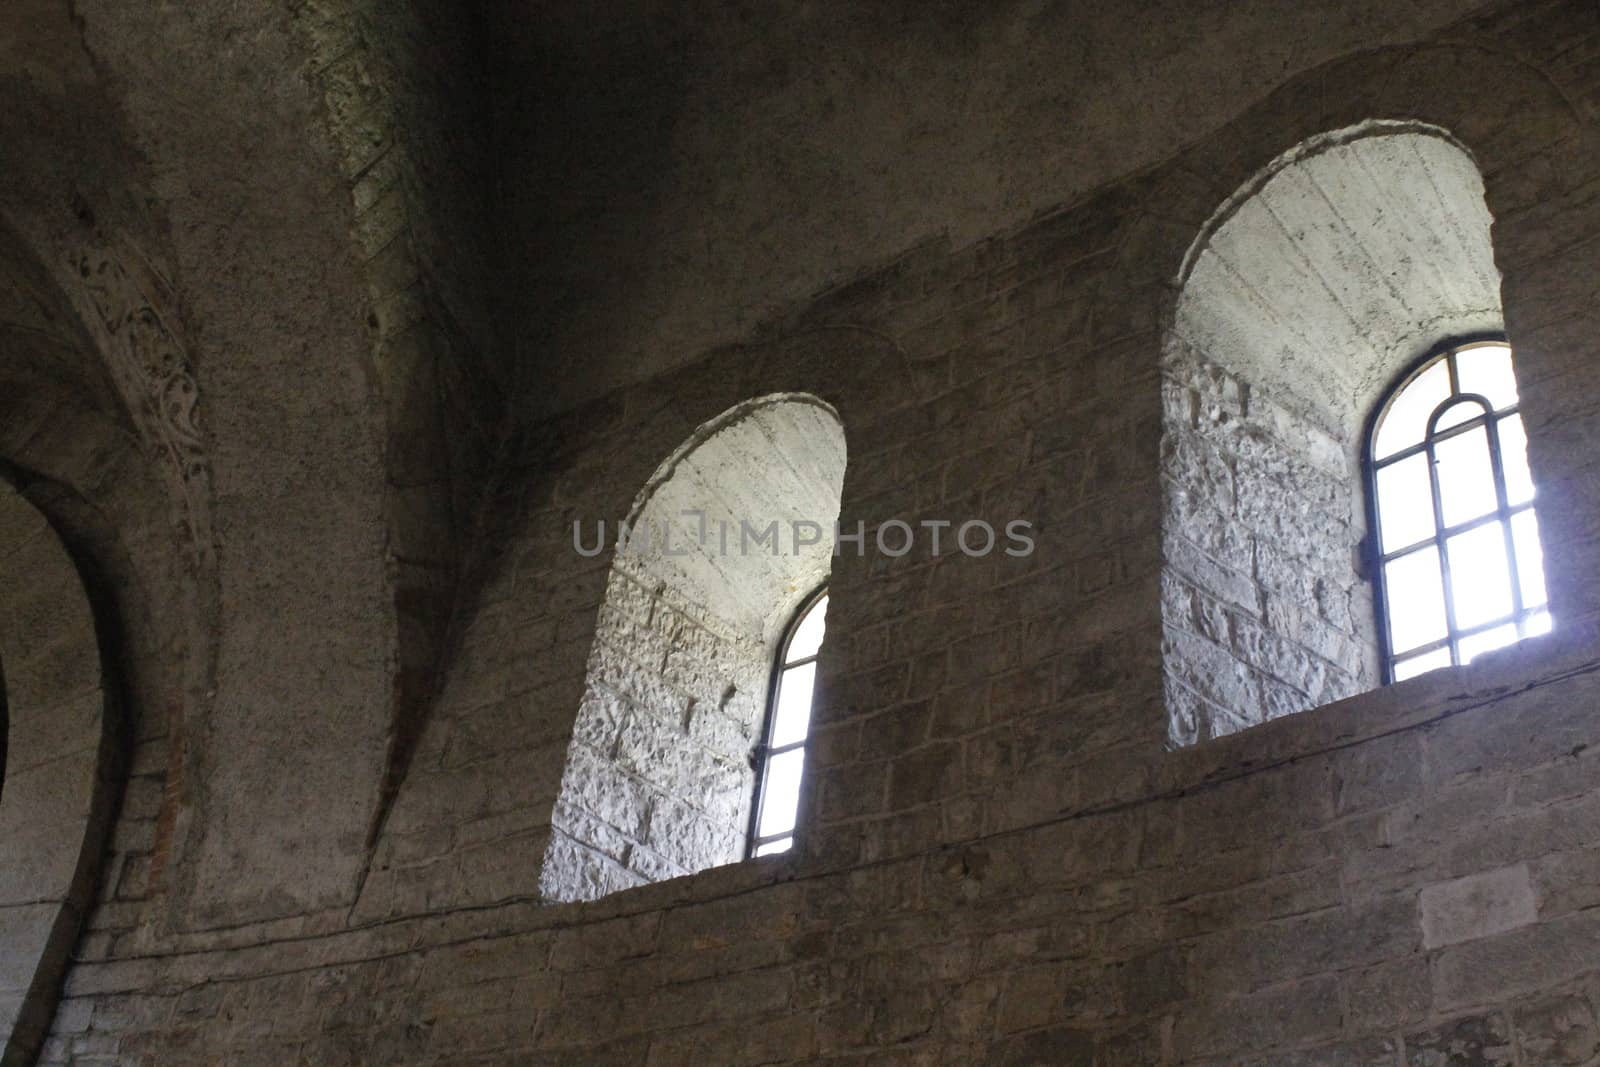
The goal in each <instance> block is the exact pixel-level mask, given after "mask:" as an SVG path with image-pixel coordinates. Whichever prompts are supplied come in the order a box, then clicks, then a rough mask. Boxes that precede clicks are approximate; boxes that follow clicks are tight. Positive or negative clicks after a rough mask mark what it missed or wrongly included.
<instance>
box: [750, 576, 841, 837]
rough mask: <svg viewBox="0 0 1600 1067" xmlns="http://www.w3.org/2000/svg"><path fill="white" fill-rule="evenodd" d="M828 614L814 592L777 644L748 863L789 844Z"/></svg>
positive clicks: (822, 597) (823, 593)
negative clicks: (818, 657)
mask: <svg viewBox="0 0 1600 1067" xmlns="http://www.w3.org/2000/svg"><path fill="white" fill-rule="evenodd" d="M827 612H828V592H827V589H826V588H822V589H818V590H817V591H816V592H814V593H812V594H811V595H810V596H808V597H807V598H806V599H805V601H804V602H802V603H801V605H800V607H799V609H798V610H797V611H796V612H795V613H794V618H792V619H791V620H790V621H789V625H788V627H787V628H786V629H785V630H784V633H783V638H782V640H780V641H779V642H778V653H777V658H776V661H775V662H774V664H773V669H772V684H771V687H770V689H769V691H768V696H767V715H766V721H765V722H764V723H763V725H762V728H761V743H760V744H759V745H758V746H757V747H756V751H755V755H754V763H755V767H756V789H755V802H754V803H753V804H752V805H751V812H750V834H749V846H748V848H747V853H748V855H750V856H752V857H754V856H767V855H771V854H773V853H776V852H787V851H788V850H789V848H790V847H791V846H793V844H794V834H795V822H796V819H797V816H798V813H799V801H800V781H801V777H802V775H803V774H804V770H805V756H806V739H807V736H808V735H809V734H810V730H811V698H812V691H813V686H814V684H815V681H816V671H817V654H818V652H819V651H820V650H821V648H822V638H823V633H824V627H825V621H826V618H827Z"/></svg>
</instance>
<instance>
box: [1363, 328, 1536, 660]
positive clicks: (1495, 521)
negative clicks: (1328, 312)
mask: <svg viewBox="0 0 1600 1067" xmlns="http://www.w3.org/2000/svg"><path fill="white" fill-rule="evenodd" d="M1370 470H1371V477H1372V483H1371V484H1372V493H1373V499H1374V509H1373V510H1374V518H1375V520H1376V530H1377V538H1378V543H1379V552H1380V556H1381V559H1380V571H1379V580H1380V589H1381V592H1382V604H1383V612H1382V613H1383V615H1384V618H1383V620H1382V621H1383V623H1384V626H1385V637H1386V649H1385V669H1386V673H1387V674H1388V676H1389V677H1390V678H1391V679H1392V680H1394V681H1399V680H1401V679H1404V678H1410V677H1412V676H1414V675H1418V674H1421V673H1423V672H1424V671H1430V670H1433V669H1435V668H1438V667H1447V666H1450V665H1451V664H1462V663H1470V662H1471V661H1472V659H1473V657H1475V656H1477V655H1479V654H1480V653H1483V652H1488V651H1490V650H1491V649H1496V648H1502V647H1504V646H1506V645H1509V644H1512V643H1514V642H1516V641H1518V640H1520V639H1522V638H1524V637H1532V636H1534V635H1536V634H1542V633H1548V632H1549V630H1550V612H1549V608H1548V605H1547V598H1546V595H1545V584H1544V554H1543V552H1542V550H1541V549H1540V547H1539V525H1538V520H1537V518H1536V517H1535V515H1534V510H1533V499H1534V487H1533V479H1532V477H1531V476H1530V475H1529V473H1528V458H1527V436H1526V434H1525V432H1524V430H1523V426H1522V416H1521V414H1520V413H1519V411H1518V407H1517V381H1516V375H1515V373H1514V372H1513V370H1512V366H1511V349H1510V347H1509V346H1508V345H1506V344H1505V343H1504V342H1503V341H1482V342H1477V343H1472V344H1464V345H1461V346H1459V347H1455V348H1450V349H1446V350H1444V351H1441V352H1439V353H1438V354H1437V355H1435V356H1434V357H1433V358H1432V359H1431V360H1429V361H1428V362H1426V363H1424V364H1423V365H1422V366H1421V367H1420V368H1418V369H1417V370H1416V371H1414V372H1412V374H1411V375H1410V376H1408V377H1407V378H1406V380H1405V381H1403V382H1402V383H1401V384H1400V386H1399V387H1398V388H1397V389H1396V390H1395V391H1394V392H1393V393H1392V394H1390V396H1389V399H1388V401H1387V402H1386V404H1385V406H1384V407H1383V409H1382V410H1381V412H1380V414H1379V417H1378V419H1377V422H1376V424H1375V426H1374V429H1373V434H1372V440H1371V465H1370Z"/></svg>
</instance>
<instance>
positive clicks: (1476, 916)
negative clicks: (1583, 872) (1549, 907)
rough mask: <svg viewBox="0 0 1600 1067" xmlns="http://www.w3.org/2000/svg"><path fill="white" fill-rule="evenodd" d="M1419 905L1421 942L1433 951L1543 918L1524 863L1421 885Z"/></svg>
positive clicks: (1512, 928) (1513, 928)
mask: <svg viewBox="0 0 1600 1067" xmlns="http://www.w3.org/2000/svg"><path fill="white" fill-rule="evenodd" d="M1418 901H1419V906H1420V908H1421V911H1422V941H1423V945H1424V946H1425V947H1426V948H1430V949H1432V948H1439V947H1441V946H1444V945H1454V944H1458V943H1459V942H1462V941H1471V940H1474V939H1476V938H1480V937H1489V936H1491V935H1493V934H1499V933H1504V932H1505V931H1507V930H1515V929H1516V928H1517V927H1519V926H1527V925H1528V924H1530V923H1533V922H1537V921H1538V918H1539V905H1538V902H1537V901H1536V900H1535V899H1534V894H1533V881H1532V879H1531V877H1530V876H1529V873H1528V866H1527V864H1525V863H1519V864H1517V865H1516V866H1514V867H1502V868H1501V869H1499V870H1497V871H1487V872H1485V873H1483V874H1474V875H1468V876H1467V877H1465V878H1457V879H1454V880H1453V881H1449V882H1438V883H1435V884H1433V885H1428V886H1423V888H1422V892H1421V894H1420V896H1419V897H1418Z"/></svg>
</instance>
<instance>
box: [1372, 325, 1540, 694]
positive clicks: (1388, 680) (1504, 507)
mask: <svg viewBox="0 0 1600 1067" xmlns="http://www.w3.org/2000/svg"><path fill="white" fill-rule="evenodd" d="M1481 345H1502V346H1504V347H1505V348H1507V349H1508V350H1509V351H1510V353H1511V365H1512V372H1513V373H1515V370H1516V348H1515V347H1514V346H1513V345H1512V344H1511V340H1510V338H1508V337H1507V336H1506V335H1505V334H1504V333H1499V332H1487V333H1473V334H1464V335H1461V336H1455V337H1450V338H1447V339H1445V340H1443V341H1440V342H1439V343H1437V344H1435V345H1433V346H1432V347H1431V348H1429V349H1428V350H1427V352H1425V353H1424V354H1423V355H1422V356H1420V357H1419V358H1418V359H1416V360H1414V361H1413V362H1412V363H1411V364H1410V365H1409V366H1408V367H1406V369H1405V370H1403V371H1402V372H1401V373H1400V374H1399V375H1397V376H1396V377H1395V379H1394V380H1393V381H1392V382H1391V383H1390V384H1389V386H1388V388H1387V389H1385V390H1384V392H1383V393H1382V394H1381V399H1380V400H1379V402H1378V403H1377V404H1376V405H1374V406H1373V409H1372V411H1371V412H1370V413H1369V414H1368V417H1367V425H1366V427H1365V432H1364V434H1363V437H1362V455H1361V459H1362V463H1361V466H1362V483H1363V490H1364V492H1365V496H1366V515H1367V535H1366V538H1365V542H1366V549H1367V550H1366V552H1364V553H1363V556H1364V558H1365V560H1366V563H1367V567H1368V570H1369V573H1370V576H1371V581H1372V602H1373V611H1374V614H1375V615H1376V622H1377V634H1378V653H1379V659H1380V663H1381V668H1382V670H1381V677H1382V682H1383V684H1384V685H1390V684H1392V683H1393V682H1394V681H1395V676H1394V671H1395V666H1396V661H1397V660H1398V659H1399V658H1400V657H1401V656H1402V655H1403V656H1404V657H1405V658H1406V659H1410V658H1412V657H1414V656H1422V655H1427V654H1428V653H1430V652H1434V651H1437V650H1439V649H1441V648H1443V649H1446V650H1448V651H1449V653H1450V666H1452V667H1455V666H1460V665H1461V663H1460V644H1461V642H1462V640H1464V639H1469V638H1471V637H1473V636H1475V635H1477V634H1480V633H1487V632H1488V631H1490V630H1493V629H1496V628H1498V627H1501V626H1506V625H1514V626H1515V627H1516V628H1517V641H1522V640H1524V639H1526V637H1527V636H1528V634H1527V633H1526V626H1527V623H1528V621H1529V620H1530V619H1531V618H1532V617H1533V616H1534V615H1537V614H1539V613H1540V612H1541V611H1542V612H1544V613H1546V614H1548V613H1549V611H1550V605H1549V602H1548V599H1547V600H1546V602H1545V603H1544V604H1543V605H1541V606H1539V607H1538V608H1535V609H1532V610H1530V609H1528V608H1527V607H1526V605H1525V604H1524V601H1523V590H1522V575H1521V568H1520V567H1519V566H1518V564H1517V553H1516V547H1515V544H1514V543H1513V539H1512V534H1511V518H1512V516H1513V515H1516V514H1519V513H1521V512H1523V511H1528V512H1533V513H1534V514H1535V515H1537V511H1536V507H1537V504H1536V500H1537V486H1535V497H1534V498H1532V499H1530V500H1528V501H1526V502H1525V503H1522V504H1517V505H1511V504H1508V503H1507V498H1506V478H1505V466H1504V461H1503V453H1502V449H1501V445H1500V430H1499V424H1500V423H1501V422H1503V421H1505V420H1506V419H1508V418H1510V417H1511V416H1513V415H1517V416H1520V415H1521V414H1522V397H1521V392H1520V390H1519V392H1518V396H1517V401H1516V403H1514V404H1511V405H1509V406H1507V407H1504V408H1500V409H1496V408H1495V407H1494V405H1493V404H1492V403H1490V401H1489V399H1488V398H1487V397H1485V396H1482V395H1481V394H1478V393H1467V392H1463V391H1461V386H1460V375H1459V373H1458V369H1457V366H1456V358H1455V357H1456V355H1457V354H1458V353H1460V352H1464V351H1467V350H1468V349H1472V348H1476V347H1479V346H1481ZM1441 361H1443V362H1444V363H1445V364H1446V368H1447V373H1448V375H1449V383H1450V392H1449V394H1448V395H1447V396H1446V397H1445V399H1444V400H1442V401H1440V402H1439V404H1437V405H1436V406H1435V407H1434V409H1433V410H1432V411H1431V412H1430V413H1429V414H1428V419H1427V423H1426V426H1425V430H1424V433H1423V436H1422V438H1421V439H1420V440H1419V441H1416V442H1414V443H1412V444H1408V445H1406V446H1405V447H1403V448H1401V449H1400V450H1399V451H1397V452H1395V453H1393V454H1392V455H1388V456H1384V457H1383V458H1382V459H1381V460H1380V459H1378V458H1377V456H1376V450H1377V442H1378V431H1379V429H1380V428H1381V427H1382V425H1383V421H1384V418H1385V417H1386V416H1387V415H1388V413H1389V410H1390V409H1391V408H1392V407H1393V406H1394V402H1395V400H1396V399H1398V398H1399V396H1400V395H1401V394H1402V393H1403V392H1405V391H1406V389H1408V388H1409V387H1410V386H1411V385H1412V384H1413V383H1414V382H1416V380H1417V379H1418V378H1420V377H1421V376H1422V375H1423V374H1424V373H1425V372H1426V371H1428V370H1429V369H1430V368H1432V367H1433V366H1434V365H1435V364H1437V363H1439V362H1441ZM1462 402H1472V403H1476V404H1477V405H1479V406H1480V407H1481V408H1482V410H1481V411H1480V412H1479V413H1478V414H1476V415H1473V416H1472V417H1471V418H1469V419H1466V420H1465V421H1463V422H1459V423H1456V424H1454V425H1451V426H1448V427H1446V428H1445V429H1443V430H1442V431H1441V430H1436V425H1437V423H1438V420H1439V418H1440V416H1441V415H1443V414H1444V413H1445V412H1446V411H1447V410H1449V409H1450V408H1451V407H1453V406H1455V405H1456V404H1460V403H1462ZM1526 425H1527V423H1526V420H1524V421H1523V426H1524V431H1526ZM1480 427H1481V428H1482V429H1483V430H1484V436H1485V439H1486V442H1487V445H1488V449H1489V462H1490V470H1491V472H1492V476H1493V478H1494V483H1495V485H1494V490H1495V508H1494V510H1493V511H1490V512H1488V513H1486V514H1483V515H1479V516H1476V517H1474V518H1472V519H1468V520H1466V521H1464V522H1459V523H1456V524H1455V525H1453V526H1448V527H1447V526H1446V525H1445V524H1444V518H1443V514H1442V505H1441V498H1440V493H1439V478H1438V474H1437V471H1436V462H1437V461H1436V460H1435V459H1434V448H1435V446H1436V445H1437V444H1438V443H1439V442H1441V441H1446V440H1449V439H1450V438H1452V437H1456V436H1459V435H1462V434H1466V433H1470V432H1471V431H1473V430H1476V429H1478V428H1480ZM1418 454H1421V455H1425V456H1427V457H1428V459H1429V462H1428V485H1429V489H1430V492H1431V495H1432V504H1433V521H1434V529H1433V534H1432V535H1431V536H1430V537H1428V538H1426V539H1423V540H1419V541H1417V542H1415V543H1412V544H1407V545H1401V546H1398V547H1396V548H1395V549H1394V550H1393V551H1391V552H1385V551H1384V548H1383V527H1382V516H1381V513H1380V511H1379V507H1378V472H1379V470H1381V469H1383V468H1385V467H1389V466H1391V465H1394V464H1396V463H1399V462H1401V461H1402V460H1405V459H1409V458H1410V457H1412V456H1414V455H1418ZM1536 521H1537V520H1536ZM1491 523H1499V524H1500V526H1501V531H1502V535H1503V537H1504V541H1505V552H1506V561H1507V568H1508V571H1509V578H1510V583H1511V613H1510V615H1509V616H1501V617H1498V618H1495V619H1492V620H1490V621H1488V622H1484V623H1479V624H1477V625H1475V626H1471V627H1468V628H1466V629H1462V628H1460V627H1458V626H1457V625H1456V604H1455V598H1454V586H1453V584H1452V580H1451V574H1450V559H1449V552H1448V551H1447V548H1446V542H1447V541H1448V540H1449V538H1450V537H1452V536H1457V535H1459V534H1462V533H1466V532H1469V531H1470V530H1473V529H1476V528H1478V527H1480V526H1487V525H1489V524H1491ZM1428 544H1432V545H1434V546H1435V547H1436V550H1437V552H1438V555H1439V569H1440V580H1441V590H1442V592H1443V596H1444V610H1445V635H1444V637H1443V638H1441V639H1439V640H1437V641H1432V642H1429V643H1426V644H1423V645H1418V646H1416V647H1415V648H1408V649H1405V650H1403V652H1402V653H1399V654H1397V653H1396V651H1395V648H1394V642H1393V640H1392V639H1391V635H1390V617H1389V589H1388V580H1387V577H1386V574H1385V569H1384V567H1385V564H1387V563H1389V562H1391V561H1392V560H1395V559H1398V558H1400V557H1402V556H1406V555H1409V554H1411V553H1413V552H1417V551H1420V550H1422V549H1423V548H1424V547H1425V546H1426V545H1428Z"/></svg>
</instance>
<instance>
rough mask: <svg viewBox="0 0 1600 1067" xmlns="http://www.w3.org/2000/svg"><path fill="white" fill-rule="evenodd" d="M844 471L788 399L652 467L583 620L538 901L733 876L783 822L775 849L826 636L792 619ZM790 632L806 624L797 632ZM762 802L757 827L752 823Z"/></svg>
mask: <svg viewBox="0 0 1600 1067" xmlns="http://www.w3.org/2000/svg"><path fill="white" fill-rule="evenodd" d="M844 470H845V440H844V429H843V427H842V426H841V425H840V422H839V417H838V414H837V413H836V412H835V411H834V410H833V408H831V407H830V406H828V405H827V404H826V403H824V402H823V401H821V400H819V399H818V398H816V397H814V396H810V395H808V394H803V393H782V394H775V395H772V396H767V397H762V398H758V399H755V400H751V401H748V402H746V403H743V404H739V405H737V406H735V407H733V408H731V409H729V410H728V411H726V412H724V413H723V414H722V415H720V416H718V417H717V418H715V419H712V420H711V421H709V422H707V423H705V424H703V425H702V426H700V427H699V428H698V429H697V430H696V431H695V432H694V433H693V434H692V435H691V436H690V438H689V439H688V440H687V441H685V442H684V443H683V444H682V445H681V446H680V447H679V448H677V449H676V450H675V451H674V452H673V453H672V454H671V455H670V456H668V457H666V459H665V460H664V461H663V462H662V463H661V464H660V465H659V466H658V467H657V468H656V471H655V473H654V474H653V475H652V476H651V478H650V479H649V481H648V482H647V483H646V484H645V486H644V489H643V491H642V492H641V493H640V494H639V496H638V498H637V499H636V500H635V502H634V505H633V508H632V510H631V513H630V514H629V515H628V516H627V526H628V528H629V530H630V531H633V533H632V534H630V539H629V542H628V544H627V546H626V547H625V548H624V549H618V550H617V551H615V552H614V554H613V557H612V563H611V572H610V575H609V577H608V578H607V582H606V595H605V601H604V603H603V604H602V605H601V607H600V611H599V614H598V617H597V619H596V623H595V633H594V639H593V644H592V645H591V647H590V651H589V660H588V664H587V668H586V671H585V678H584V694H583V698H582V701H581V703H580V705H579V707H578V710H577V717H576V720H575V721H574V723H573V731H572V737H571V740H570V742H569V743H568V748H567V763H566V767H565V768H564V771H563V773H562V778H561V783H560V788H559V791H558V794H557V799H556V802H555V806H554V809H553V812H552V818H551V837H550V842H549V844H548V846H547V847H546V850H545V861H544V867H543V868H542V870H541V871H540V889H541V892H542V893H543V895H544V896H545V897H546V899H550V900H563V901H567V900H591V899H594V898H597V897H602V896H605V895H606V894H608V893H612V892H616V891H617V890H620V889H626V888H628V887H630V886H636V885H642V884H645V883H647V882H657V881H662V880H664V879H667V878H673V877H677V876H680V875H686V874H693V873H695V872H697V871H703V870H706V869H707V868H710V867H716V866H721V865H723V864H727V863H735V862H738V861H739V860H741V859H745V858H747V857H749V856H750V855H752V852H753V849H752V846H751V834H752V832H753V831H757V830H760V832H761V833H763V834H766V833H767V832H768V829H769V828H770V827H772V826H774V825H776V823H777V822H782V821H784V820H787V826H786V828H785V829H786V835H785V836H789V833H788V832H790V831H792V830H793V826H794V820H795V817H796V811H795V810H794V809H795V801H796V798H797V797H798V793H799V777H798V776H799V773H800V770H801V768H802V766H803V764H804V752H803V750H801V749H799V748H795V747H792V746H793V744H794V742H796V741H799V740H803V738H804V735H805V730H806V727H807V725H808V720H809V712H810V700H809V691H806V692H802V684H803V683H802V678H803V679H804V684H805V685H806V686H807V687H809V683H810V681H811V680H812V676H813V672H814V671H815V670H816V662H815V660H814V658H812V657H811V656H810V655H809V654H808V655H806V656H801V655H799V652H800V650H801V649H803V648H804V644H803V643H802V642H803V641H810V640H811V636H810V635H811V633H812V628H813V627H815V628H817V629H820V627H821V625H822V613H821V612H822V609H816V610H814V611H812V612H808V611H807V610H806V608H807V607H812V606H813V600H814V598H813V596H812V595H811V594H812V593H813V591H814V590H816V589H818V588H819V587H821V586H823V585H824V584H826V582H827V581H828V578H829V574H830V571H831V568H832V563H833V539H832V537H831V536H830V535H831V533H832V530H833V526H834V523H835V522H836V521H837V520H838V516H839V502H840V494H841V491H842V488H843V484H844ZM800 616H804V617H805V619H807V620H809V619H812V618H814V619H815V622H814V623H809V622H802V623H801V624H800V625H799V627H798V628H796V627H795V623H794V620H795V619H796V618H797V617H800ZM802 631H803V632H802ZM779 647H782V648H784V649H786V650H787V653H786V654H785V658H784V659H782V660H775V659H774V649H776V648H779ZM813 651H814V650H813ZM790 658H793V659H795V660H800V659H809V660H810V662H809V663H800V662H795V663H792V664H789V663H788V660H789V659H790ZM785 665H788V666H790V667H792V668H793V669H790V670H780V669H779V668H781V667H783V666H785ZM775 670H778V671H779V673H780V674H782V675H783V676H782V677H780V678H779V679H777V682H776V684H777V692H778V707H779V712H780V713H779V714H778V715H777V718H776V720H774V719H773V717H772V715H771V714H769V704H770V698H771V697H772V695H773V693H774V679H773V674H774V671H775ZM802 698H805V699H802ZM791 712H792V714H791ZM802 712H803V714H802ZM797 731H798V737H797V736H796V732H797ZM769 749H770V757H769V755H768V751H769ZM763 770H764V771H765V772H766V773H765V775H764V784H763V785H762V786H761V787H760V788H759V789H758V786H757V774H758V772H759V771H763ZM761 798H765V799H766V801H767V803H768V814H767V815H765V816H759V815H757V814H755V813H754V811H753V807H754V805H755V804H756V803H757V802H758V801H759V800H760V799H761ZM786 806H787V807H786ZM772 833H776V831H772ZM777 841H778V837H775V836H769V837H768V838H767V840H766V842H765V844H768V845H775V843H776V842H777ZM764 851H778V848H777V847H772V848H768V849H765V850H764Z"/></svg>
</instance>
